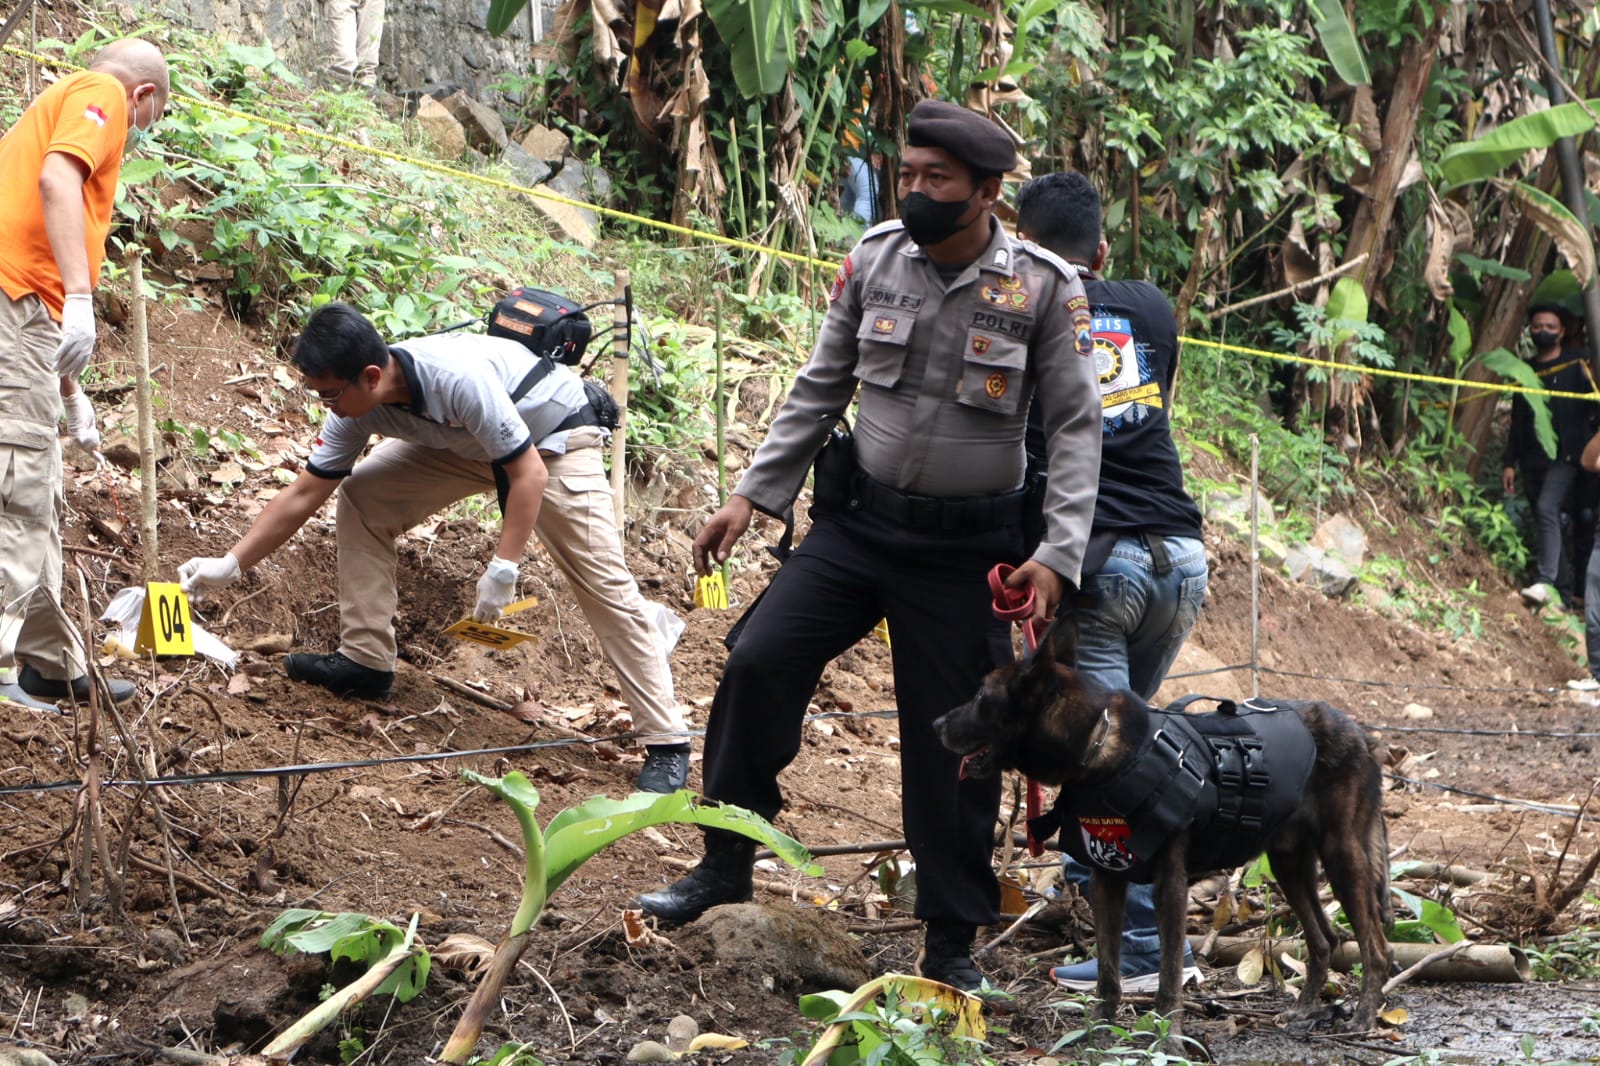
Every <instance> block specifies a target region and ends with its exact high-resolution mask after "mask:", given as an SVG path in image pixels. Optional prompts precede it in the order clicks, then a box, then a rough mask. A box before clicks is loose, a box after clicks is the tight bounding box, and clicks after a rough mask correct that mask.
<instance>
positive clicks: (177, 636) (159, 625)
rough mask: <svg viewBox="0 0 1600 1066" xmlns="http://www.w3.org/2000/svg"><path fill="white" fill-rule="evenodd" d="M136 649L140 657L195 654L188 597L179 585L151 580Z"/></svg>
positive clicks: (142, 611)
mask: <svg viewBox="0 0 1600 1066" xmlns="http://www.w3.org/2000/svg"><path fill="white" fill-rule="evenodd" d="M133 650H134V651H136V652H138V653H139V654H140V655H144V654H146V653H149V652H154V653H155V654H157V655H193V654H194V625H193V621H192V619H191V618H190V616H189V598H188V597H187V596H185V595H184V594H183V589H182V588H180V587H179V586H178V584H177V582H175V581H152V582H150V583H149V584H148V585H146V586H145V587H144V608H143V609H142V610H141V611H140V612H139V636H138V638H137V639H136V640H135V642H134V648H133Z"/></svg>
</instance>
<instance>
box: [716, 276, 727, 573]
mask: <svg viewBox="0 0 1600 1066" xmlns="http://www.w3.org/2000/svg"><path fill="white" fill-rule="evenodd" d="M714 306H715V311H714V319H713V321H714V324H715V327H716V334H715V337H716V339H715V345H716V349H717V364H716V366H717V369H716V382H715V387H716V394H717V507H718V508H719V509H720V508H721V507H722V505H723V504H725V503H727V502H728V413H727V410H726V407H727V403H728V398H727V397H726V396H724V395H723V394H722V290H721V289H720V288H718V289H717V296H716V303H715V305H714ZM720 569H721V571H722V587H723V588H724V589H726V588H727V587H728V560H726V559H724V560H722V565H721V567H720Z"/></svg>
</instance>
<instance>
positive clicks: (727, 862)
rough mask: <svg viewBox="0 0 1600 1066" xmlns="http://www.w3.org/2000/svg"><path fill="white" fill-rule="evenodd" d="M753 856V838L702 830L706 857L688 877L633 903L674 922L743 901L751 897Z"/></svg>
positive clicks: (641, 908)
mask: <svg viewBox="0 0 1600 1066" xmlns="http://www.w3.org/2000/svg"><path fill="white" fill-rule="evenodd" d="M729 837H731V838H732V839H731V840H729V839H727V838H729ZM755 859H756V845H755V841H753V840H750V839H749V838H747V837H741V836H738V835H736V834H730V833H726V832H718V831H717V830H712V831H710V832H708V833H706V857H705V858H703V859H701V860H700V865H699V866H696V867H695V868H694V869H693V870H690V871H689V876H687V877H685V878H683V879H681V880H679V881H674V882H673V883H672V884H670V885H668V886H667V887H666V888H663V889H661V890H659V891H656V892H646V893H644V894H643V895H640V896H638V897H636V898H635V899H634V901H633V905H634V906H635V907H637V908H639V909H640V910H642V911H644V912H645V913H646V914H649V915H651V916H653V917H655V918H659V919H660V920H661V921H663V922H671V923H672V924H674V925H677V924H681V923H683V922H692V921H694V920H695V919H696V918H698V917H700V916H701V915H702V914H704V913H705V912H706V911H708V910H710V909H711V908H712V907H719V906H721V905H722V904H724V903H744V902H746V901H748V900H749V899H750V896H751V889H752V883H751V882H752V871H753V870H754V869H755Z"/></svg>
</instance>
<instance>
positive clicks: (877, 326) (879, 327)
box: [872, 318, 899, 333]
mask: <svg viewBox="0 0 1600 1066" xmlns="http://www.w3.org/2000/svg"><path fill="white" fill-rule="evenodd" d="M898 324H899V323H898V322H896V321H895V320H894V319H892V318H875V319H873V320H872V332H874V333H893V332H894V327H895V326H896V325H898Z"/></svg>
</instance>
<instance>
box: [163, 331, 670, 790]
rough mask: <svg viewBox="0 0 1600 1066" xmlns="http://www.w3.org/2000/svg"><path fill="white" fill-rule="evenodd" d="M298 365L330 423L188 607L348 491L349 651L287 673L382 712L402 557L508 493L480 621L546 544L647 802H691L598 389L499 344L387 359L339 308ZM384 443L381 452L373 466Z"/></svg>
mask: <svg viewBox="0 0 1600 1066" xmlns="http://www.w3.org/2000/svg"><path fill="white" fill-rule="evenodd" d="M292 358H293V362H294V365H295V367H296V369H298V370H299V372H300V374H301V376H302V377H303V378H304V379H305V385H306V388H307V389H308V390H310V391H311V393H312V394H313V396H314V397H315V399H316V401H317V402H318V403H320V404H322V405H323V406H324V407H326V408H327V409H328V412H329V414H328V419H327V421H326V422H324V423H323V425H322V429H321V431H320V432H319V433H318V434H317V440H316V444H315V446H314V447H313V449H312V452H311V458H310V459H308V460H307V461H306V467H305V469H304V470H302V471H301V472H300V475H299V477H297V478H296V479H295V480H294V481H293V482H292V483H291V484H290V485H289V486H288V487H287V488H285V489H284V490H283V491H282V492H280V493H278V495H276V496H274V497H273V498H272V501H271V502H270V503H268V504H267V506H266V508H265V509H263V510H262V512H261V514H260V515H258V516H257V517H256V520H255V522H254V523H253V524H252V525H251V526H250V528H249V529H248V530H247V531H246V532H245V534H244V536H242V537H240V538H239V542H238V543H237V544H235V545H234V546H233V548H232V550H231V551H229V552H228V553H227V554H226V555H224V556H222V557H221V558H212V559H206V558H195V559H190V560H189V561H188V562H186V563H184V564H183V566H181V567H179V569H178V576H179V580H180V582H181V584H182V586H183V590H184V591H185V592H187V593H189V594H190V595H192V596H197V597H198V596H201V595H203V594H206V593H209V592H211V591H214V590H216V589H220V588H223V587H226V586H227V585H230V584H232V583H233V582H234V581H237V580H238V579H239V577H240V576H241V575H242V574H243V572H244V571H246V570H249V569H250V568H251V567H252V566H254V565H255V564H256V563H258V562H260V561H261V560H262V559H263V558H265V557H266V556H267V555H268V554H270V553H271V552H273V551H274V550H276V549H277V548H278V547H280V546H281V545H282V544H283V543H284V542H285V541H287V540H288V539H289V538H290V537H291V536H293V535H294V533H295V531H296V530H298V529H299V528H300V527H301V526H303V525H304V524H305V522H306V520H307V519H308V518H310V517H311V516H312V515H313V514H315V513H316V511H317V509H318V508H319V507H321V506H322V505H323V503H325V502H326V501H327V499H328V497H330V496H332V495H333V494H334V491H335V490H338V493H339V506H338V511H337V513H336V516H335V525H336V529H337V533H338V541H339V628H340V642H339V650H338V651H335V652H333V653H332V654H329V655H312V654H307V653H300V654H296V655H290V656H288V657H287V658H286V659H285V660H284V668H285V670H286V671H287V672H288V674H289V676H290V677H291V678H293V679H294V680H296V681H304V682H308V683H310V684H313V685H321V686H322V687H323V688H326V689H328V690H329V691H331V692H333V693H335V694H337V695H342V696H355V697H359V698H364V699H387V698H388V697H389V692H390V688H391V686H392V685H393V684H394V666H395V659H396V656H397V652H398V648H397V646H396V642H395V632H394V613H395V607H396V604H397V603H398V600H399V590H398V584H397V568H398V552H397V551H396V548H395V539H396V538H397V537H399V536H400V534H401V533H403V532H405V531H406V530H408V529H410V528H411V527H412V526H415V525H417V524H418V523H420V522H422V521H423V520H424V519H426V518H427V517H428V516H429V515H431V514H434V513H435V512H437V511H439V510H440V509H442V508H444V507H448V506H449V505H451V504H453V503H456V502H457V501H459V500H463V499H466V498H467V497H468V496H474V495H477V494H478V493H481V492H491V491H492V492H497V493H498V494H499V498H500V513H501V526H500V539H499V543H498V544H497V545H496V546H495V551H494V555H493V557H492V558H490V560H489V563H488V566H487V567H486V568H485V570H484V573H483V576H482V577H481V578H479V579H478V583H477V587H476V589H475V590H474V591H475V596H476V604H475V606H474V607H473V610H472V616H473V618H474V619H476V620H477V621H479V622H493V621H494V620H495V619H497V618H499V617H500V615H501V613H502V612H503V611H504V610H505V608H506V607H508V606H510V605H511V604H512V603H513V602H514V601H515V600H516V598H517V571H518V568H519V566H520V565H521V561H522V555H523V552H524V550H525V549H526V548H527V546H528V538H529V537H530V536H532V535H533V534H534V533H535V532H537V533H538V534H539V540H540V543H542V544H543V545H544V547H545V550H546V551H547V552H548V553H549V555H550V559H551V561H552V562H554V563H555V564H556V568H557V569H559V570H560V571H561V572H562V574H564V575H565V576H566V578H567V582H568V584H569V585H570V586H571V588H572V592H573V595H574V596H575V597H576V598H577V600H578V606H579V607H580V608H581V609H582V610H583V614H584V617H585V618H587V619H588V620H589V624H590V625H591V626H592V627H593V628H594V631H595V636H596V637H597V638H598V639H599V642H600V649H601V651H602V652H603V653H604V654H605V656H606V659H607V660H608V661H609V662H610V663H611V666H612V668H613V669H615V670H616V672H617V677H618V679H619V680H620V681H621V685H622V692H623V695H624V696H625V697H626V698H627V700H628V706H629V707H630V708H631V709H632V712H633V719H634V725H635V727H636V728H637V730H638V732H639V734H640V735H641V736H642V738H643V739H644V742H645V744H646V749H645V750H646V756H645V762H644V768H643V769H642V770H641V771H640V773H639V777H638V781H637V787H638V789H639V791H641V792H672V791H674V790H676V789H679V788H682V787H683V785H684V782H685V780H686V779H687V777H688V773H689V741H688V734H687V732H686V728H685V725H684V720H683V712H682V709H681V708H680V707H679V706H678V703H677V700H676V699H675V698H674V696H673V692H672V674H671V672H670V671H669V669H668V666H667V650H666V646H665V644H664V642H663V640H662V637H661V634H660V633H659V631H658V630H657V629H656V627H655V624H654V622H653V621H652V620H651V619H650V617H649V615H648V613H647V612H646V608H645V602H644V597H643V596H641V595H640V594H639V587H638V585H637V584H636V583H635V582H634V579H633V575H632V574H631V573H630V572H629V571H628V568H627V561H626V560H625V559H624V557H623V554H622V539H621V537H620V536H619V535H618V533H617V527H616V518H615V512H614V509H613V505H612V495H611V484H610V482H609V480H608V479H607V478H606V473H605V467H604V465H603V462H602V458H603V456H602V451H603V448H602V445H603V444H604V443H605V441H606V440H607V439H609V437H610V434H609V432H608V430H607V422H608V421H609V424H612V425H614V424H615V420H614V419H610V420H607V419H606V418H605V412H604V410H603V407H604V405H605V403H607V402H608V400H607V399H606V397H604V396H603V395H601V394H603V393H604V389H603V388H601V387H600V386H599V385H592V386H590V385H587V384H586V382H585V381H584V380H583V379H582V378H580V377H579V376H578V375H577V374H576V373H575V372H574V371H573V370H572V368H571V367H568V366H565V365H563V364H560V363H557V362H554V361H552V360H551V359H549V358H545V357H540V356H535V355H534V354H533V352H531V351H530V350H529V349H527V348H525V347H523V346H522V345H521V344H519V343H518V342H517V341H514V340H508V339H506V338H504V337H489V336H483V335H481V334H471V333H441V334H436V335H434V336H429V337H418V338H416V339H414V340H408V341H404V342H402V343H401V344H399V345H396V346H393V347H391V346H390V345H388V344H386V343H385V342H384V340H383V338H382V337H381V336H379V334H378V331H377V329H376V328H374V327H373V325H372V323H371V322H369V321H368V320H367V319H366V318H365V317H364V316H363V315H362V314H361V313H360V312H359V311H357V310H356V309H355V308H353V307H351V306H349V305H348V304H342V303H330V304H325V305H324V306H322V307H320V308H318V309H317V310H316V311H314V312H313V313H312V315H311V317H310V318H309V319H308V320H307V321H306V326H305V330H304V332H302V333H301V334H300V338H299V340H298V341H297V342H296V343H295V348H294V355H293V357H292ZM591 388H592V389H594V390H596V391H595V392H591V391H590V390H591ZM613 411H614V409H613ZM374 434H376V435H380V436H382V437H384V438H386V439H384V440H383V441H382V442H381V443H380V444H379V445H378V446H377V447H376V448H374V449H373V451H372V454H371V455H369V456H367V457H366V458H365V459H362V458H361V453H362V452H363V451H364V450H365V449H366V447H367V444H368V442H369V441H370V440H371V439H372V437H373V435H374ZM357 460H360V461H359V462H358V461H357Z"/></svg>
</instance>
